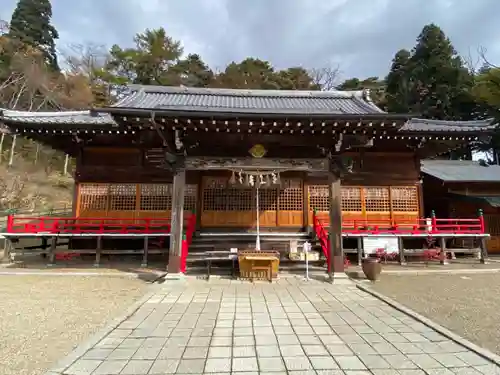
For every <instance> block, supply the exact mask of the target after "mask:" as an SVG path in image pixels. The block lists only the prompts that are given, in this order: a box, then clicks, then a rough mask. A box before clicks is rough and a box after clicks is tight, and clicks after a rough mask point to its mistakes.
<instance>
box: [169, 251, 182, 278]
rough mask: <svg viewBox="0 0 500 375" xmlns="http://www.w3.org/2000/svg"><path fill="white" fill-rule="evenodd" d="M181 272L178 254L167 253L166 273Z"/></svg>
mask: <svg viewBox="0 0 500 375" xmlns="http://www.w3.org/2000/svg"><path fill="white" fill-rule="evenodd" d="M180 272H181V257H180V256H179V255H172V254H169V255H168V265H167V273H173V274H176V273H180Z"/></svg>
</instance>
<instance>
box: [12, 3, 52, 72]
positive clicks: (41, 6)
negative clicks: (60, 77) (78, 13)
mask: <svg viewBox="0 0 500 375" xmlns="http://www.w3.org/2000/svg"><path fill="white" fill-rule="evenodd" d="M51 18H52V5H51V3H50V1H49V0H19V2H18V3H17V6H16V9H15V10H14V13H13V14H12V19H11V22H10V30H9V37H10V38H11V39H12V40H14V41H19V42H21V43H23V44H25V45H29V46H31V47H35V48H37V49H39V50H40V51H42V53H43V54H44V56H45V59H46V62H47V64H48V65H49V66H50V67H51V68H52V69H53V70H54V71H59V65H58V62H57V55H56V47H55V41H56V40H57V39H58V38H59V34H58V32H57V30H56V29H55V28H54V26H52V24H51V23H50V21H51Z"/></svg>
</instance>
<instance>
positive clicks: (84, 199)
mask: <svg viewBox="0 0 500 375" xmlns="http://www.w3.org/2000/svg"><path fill="white" fill-rule="evenodd" d="M79 191H80V211H106V209H107V207H108V195H109V185H107V184H80V187H79Z"/></svg>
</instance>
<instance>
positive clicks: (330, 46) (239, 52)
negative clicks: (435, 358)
mask: <svg viewBox="0 0 500 375" xmlns="http://www.w3.org/2000/svg"><path fill="white" fill-rule="evenodd" d="M15 3H16V0H0V18H4V19H7V20H8V19H10V15H11V12H12V9H13V8H14V6H15ZM52 4H53V11H54V24H55V26H56V27H57V28H58V30H59V32H60V34H61V40H60V42H59V43H60V45H64V44H68V43H84V42H93V43H97V44H106V45H108V46H109V45H111V44H114V43H118V44H121V45H130V44H131V43H132V38H133V36H134V34H136V33H138V32H141V31H142V30H144V29H145V28H156V27H160V26H163V27H165V29H166V30H167V32H168V33H169V34H170V35H171V36H172V37H173V38H175V39H179V40H181V41H182V42H183V45H184V47H185V50H186V52H196V53H199V54H200V55H201V56H202V57H203V58H204V59H205V60H206V61H207V62H208V63H209V64H210V65H211V66H212V67H219V68H220V67H223V66H224V65H225V64H227V63H228V62H229V61H231V60H240V59H243V58H245V57H247V56H254V57H260V58H263V59H268V60H270V61H271V62H272V63H273V64H274V65H276V66H278V67H286V66H291V65H302V66H306V67H319V66H322V65H325V64H328V62H331V61H334V62H337V63H339V64H340V67H341V70H342V71H343V73H344V75H345V76H359V77H367V76H374V75H379V76H380V75H385V74H386V73H387V70H388V68H389V66H390V62H391V59H392V57H393V55H394V53H395V52H396V51H397V50H399V49H401V48H412V47H413V45H414V43H415V39H416V37H417V35H418V33H419V32H420V30H421V29H422V27H423V26H424V25H425V24H427V23H430V22H435V23H437V24H438V25H439V26H441V27H442V28H443V29H444V31H445V32H446V34H447V35H448V36H449V37H450V38H451V39H452V42H453V43H454V45H455V47H456V48H457V50H458V51H459V52H460V53H461V54H463V55H466V56H467V55H468V54H469V51H472V52H474V51H476V50H477V48H478V47H479V46H484V47H486V48H487V49H488V52H489V58H490V59H491V60H493V61H497V62H500V43H499V42H498V41H497V38H496V36H497V35H498V33H499V32H500V24H498V22H497V15H498V13H499V11H500V2H498V1H496V0H474V1H463V0H427V1H422V0H404V1H401V0H356V1H352V0H351V1H348V0H321V1H312V0H252V1H248V0H182V1H179V0H99V1H97V0H85V1H78V2H77V1H74V2H70V1H68V0H53V1H52Z"/></svg>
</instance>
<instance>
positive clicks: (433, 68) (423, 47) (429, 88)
mask: <svg viewBox="0 0 500 375" xmlns="http://www.w3.org/2000/svg"><path fill="white" fill-rule="evenodd" d="M386 81H387V106H388V109H389V110H390V111H395V112H411V113H418V114H419V115H420V116H422V117H425V118H433V119H440V120H466V119H470V118H471V117H473V116H474V113H475V111H476V101H475V98H474V97H473V96H472V86H473V82H474V80H473V76H472V74H471V73H470V72H469V71H468V69H467V68H466V67H465V64H464V62H463V61H462V59H461V57H460V56H459V55H458V54H457V52H456V51H455V49H454V48H453V45H452V44H451V42H450V40H449V39H448V38H447V37H446V35H445V34H444V32H443V31H442V30H441V29H440V28H439V27H438V26H436V25H434V24H430V25H427V26H425V27H424V28H423V29H422V32H421V33H420V35H419V36H418V38H417V43H416V45H415V47H414V48H413V50H412V52H411V53H408V51H405V50H400V51H399V52H397V53H396V55H395V57H394V59H393V62H392V67H391V71H390V73H389V75H388V76H387V79H386Z"/></svg>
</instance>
